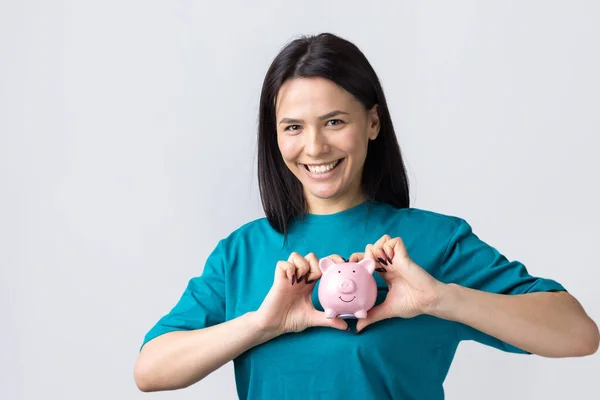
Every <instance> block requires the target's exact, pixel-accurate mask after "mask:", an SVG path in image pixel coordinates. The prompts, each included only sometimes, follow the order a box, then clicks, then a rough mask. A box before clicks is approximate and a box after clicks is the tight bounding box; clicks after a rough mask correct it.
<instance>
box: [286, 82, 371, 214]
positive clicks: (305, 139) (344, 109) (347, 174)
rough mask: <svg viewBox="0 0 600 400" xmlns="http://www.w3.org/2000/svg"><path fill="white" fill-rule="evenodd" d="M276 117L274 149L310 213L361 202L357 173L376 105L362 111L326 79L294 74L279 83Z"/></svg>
mask: <svg viewBox="0 0 600 400" xmlns="http://www.w3.org/2000/svg"><path fill="white" fill-rule="evenodd" d="M276 116H277V142H278V145H279V150H280V151H281V155H282V156H283V160H284V161H285V164H286V165H287V167H288V168H289V169H290V171H292V173H293V174H294V175H295V176H296V177H297V178H298V179H299V180H300V182H301V183H302V186H303V188H304V194H305V196H306V199H307V202H308V205H309V207H310V209H311V212H316V210H317V209H327V208H329V209H330V208H331V207H329V206H331V205H332V204H338V205H341V206H346V207H348V206H351V205H353V204H358V203H360V202H362V201H363V200H364V196H363V194H362V191H361V176H362V170H363V165H364V163H365V158H366V156H367V147H368V143H369V140H374V139H375V138H376V137H377V134H378V133H379V118H378V116H377V106H374V107H373V109H371V110H366V109H365V108H364V107H363V105H362V104H361V103H360V102H359V101H358V100H356V99H355V98H354V96H352V95H351V94H350V93H348V92H346V91H345V90H344V89H342V88H340V87H339V86H337V85H336V84H334V83H333V82H331V81H329V80H327V79H324V78H296V79H292V80H289V81H287V82H285V83H284V84H283V85H282V87H281V89H280V91H279V93H278V96H277V103H276Z"/></svg>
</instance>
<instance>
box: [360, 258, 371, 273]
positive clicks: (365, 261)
mask: <svg viewBox="0 0 600 400" xmlns="http://www.w3.org/2000/svg"><path fill="white" fill-rule="evenodd" d="M358 265H362V266H363V268H364V269H366V270H367V271H368V272H369V273H370V274H372V273H373V271H375V261H373V259H371V258H363V259H362V260H361V261H360V262H359V263H358Z"/></svg>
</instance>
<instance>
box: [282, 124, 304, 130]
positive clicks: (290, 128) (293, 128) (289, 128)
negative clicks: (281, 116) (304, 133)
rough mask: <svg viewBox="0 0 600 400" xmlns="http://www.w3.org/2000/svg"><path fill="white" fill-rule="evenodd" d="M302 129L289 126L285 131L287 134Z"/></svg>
mask: <svg viewBox="0 0 600 400" xmlns="http://www.w3.org/2000/svg"><path fill="white" fill-rule="evenodd" d="M300 128H301V126H300V125H289V126H286V128H285V129H284V131H287V132H296V131H297V130H299V129H300Z"/></svg>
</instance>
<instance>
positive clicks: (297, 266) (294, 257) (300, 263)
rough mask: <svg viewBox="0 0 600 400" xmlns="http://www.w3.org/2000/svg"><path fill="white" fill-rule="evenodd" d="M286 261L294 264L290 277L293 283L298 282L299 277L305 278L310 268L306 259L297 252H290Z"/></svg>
mask: <svg viewBox="0 0 600 400" xmlns="http://www.w3.org/2000/svg"><path fill="white" fill-rule="evenodd" d="M288 262H289V263H290V264H292V265H293V266H294V274H293V275H292V277H291V279H292V285H293V284H294V283H296V282H299V281H300V278H302V279H304V278H305V274H306V273H307V272H308V270H309V269H310V265H309V264H308V261H306V259H305V258H304V257H302V256H301V255H300V254H299V253H297V252H293V253H292V254H290V257H289V258H288Z"/></svg>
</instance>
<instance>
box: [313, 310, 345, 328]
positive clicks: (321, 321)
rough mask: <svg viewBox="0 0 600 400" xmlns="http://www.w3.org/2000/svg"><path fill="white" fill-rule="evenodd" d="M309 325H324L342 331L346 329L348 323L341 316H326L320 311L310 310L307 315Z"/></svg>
mask: <svg viewBox="0 0 600 400" xmlns="http://www.w3.org/2000/svg"><path fill="white" fill-rule="evenodd" d="M309 321H310V324H311V326H324V327H330V328H336V329H339V330H342V331H347V330H348V323H347V322H346V321H344V320H343V319H341V318H327V317H326V316H325V313H324V312H322V311H317V310H314V309H313V310H312V311H311V312H310V315H309Z"/></svg>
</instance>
